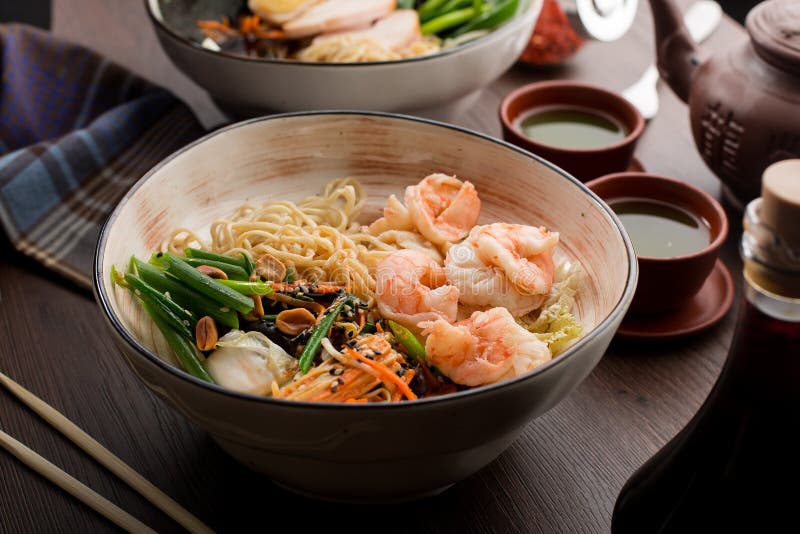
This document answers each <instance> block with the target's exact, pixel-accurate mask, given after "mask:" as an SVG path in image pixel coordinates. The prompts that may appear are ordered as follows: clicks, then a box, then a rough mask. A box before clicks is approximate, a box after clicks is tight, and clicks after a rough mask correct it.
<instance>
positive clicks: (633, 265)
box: [92, 110, 638, 410]
mask: <svg viewBox="0 0 800 534" xmlns="http://www.w3.org/2000/svg"><path fill="white" fill-rule="evenodd" d="M314 115H353V116H367V117H381V118H385V119H391V120H398V121H410V122H418V123H423V124H428V125H431V126H436V127H439V128H443V129H447V130H453V131H456V132H460V133H462V134H467V135H471V136H473V137H477V138H479V139H482V140H484V141H486V142H490V143H494V144H497V145H500V146H503V147H505V148H507V149H509V150H513V151H514V152H518V153H520V154H522V155H524V156H527V157H528V158H530V159H532V160H534V161H537V162H538V163H540V164H542V165H544V166H545V167H548V168H550V169H552V170H553V171H555V172H556V173H557V174H559V175H561V176H562V177H563V178H564V179H566V180H567V181H568V182H571V183H572V185H573V186H575V187H577V188H578V189H580V190H581V191H583V192H584V194H586V195H587V196H588V197H589V198H590V199H592V201H594V203H595V204H597V207H598V208H599V209H600V210H601V211H602V212H604V213H605V214H606V215H607V216H608V217H609V219H610V220H611V222H613V223H614V225H615V226H616V227H617V230H619V233H620V236H621V237H622V240H623V242H624V243H625V249H626V251H627V253H628V274H627V279H626V281H625V287H624V289H623V291H622V295H620V298H619V300H617V302H616V303H615V304H614V309H613V310H612V311H611V313H610V314H609V315H608V316H607V317H606V318H605V319H603V320H602V321H601V322H600V324H598V325H597V326H596V327H595V328H593V329H592V330H591V331H590V332H589V333H588V334H586V335H585V336H583V337H582V338H580V339H579V340H578V341H577V342H576V343H575V344H574V345H573V346H572V347H570V348H568V349H567V350H566V351H564V352H563V353H561V354H559V355H558V356H557V357H556V358H553V359H551V360H550V361H549V362H547V363H545V364H543V365H541V366H539V367H537V368H536V369H534V370H533V371H530V372H529V373H526V374H524V375H520V376H517V377H514V378H510V379H508V380H503V381H501V382H496V383H494V384H488V385H485V386H478V387H475V388H471V389H467V390H464V391H458V392H456V393H450V394H447V395H441V396H437V397H431V398H423V399H418V400H415V401H408V402H387V403H364V404H362V403H352V404H347V403H332V402H328V403H325V402H306V401H291V400H284V399H274V398H272V397H262V396H258V395H251V394H248V393H240V392H238V391H233V390H230V389H227V388H224V387H222V386H219V385H217V384H210V383H208V382H206V381H204V380H200V379H199V378H196V377H194V376H192V375H190V374H189V373H187V372H185V371H183V370H182V369H179V368H178V367H175V366H172V365H170V364H169V363H167V362H165V361H164V360H162V359H161V358H159V357H158V356H157V355H155V354H153V353H152V352H151V351H150V350H148V349H147V348H146V347H144V346H143V345H142V344H141V343H139V341H138V340H137V339H136V338H134V337H133V336H132V335H131V334H130V333H129V332H128V330H127V329H126V328H125V326H124V325H123V324H122V322H121V321H120V320H119V318H117V316H116V315H115V313H114V311H113V309H112V307H111V304H110V297H109V295H108V294H107V293H106V290H105V285H104V284H103V280H102V262H103V256H104V253H105V245H106V238H107V234H108V231H109V228H110V227H111V225H112V224H113V222H114V220H115V219H116V218H117V216H118V214H119V212H120V210H121V208H122V207H123V206H124V205H125V204H126V203H127V202H128V201H129V200H130V198H131V197H132V196H133V194H134V193H135V192H136V191H137V190H138V189H139V187H141V186H142V184H144V183H145V182H146V181H147V180H148V179H149V178H150V177H151V176H153V175H154V174H155V173H157V172H158V171H159V170H161V169H162V168H163V167H164V166H165V165H167V164H168V163H169V162H171V161H172V160H173V159H175V158H176V157H178V156H180V155H181V154H183V153H184V152H187V151H189V150H191V149H192V148H194V147H195V146H197V145H199V144H201V143H203V142H205V141H206V140H208V139H210V138H212V137H215V136H217V135H221V134H224V133H225V132H226V131H228V130H232V129H235V128H240V127H243V126H246V125H248V124H253V123H256V122H262V121H271V120H282V119H287V118H292V117H308V116H314ZM637 276H638V264H637V261H636V254H635V253H634V250H633V244H632V243H631V240H630V238H629V237H628V234H627V232H626V231H625V227H624V226H622V222H621V221H620V220H619V218H618V217H617V216H616V214H615V213H614V211H613V210H612V209H611V208H609V207H608V205H607V204H606V203H605V202H603V201H602V200H601V199H600V197H598V196H597V195H596V194H595V193H594V192H593V191H592V190H590V189H589V188H588V187H586V186H585V185H584V184H582V183H581V182H579V181H578V179H577V178H575V177H573V176H572V175H571V174H569V173H567V172H566V171H564V170H563V169H561V168H560V167H558V166H556V165H554V164H552V163H550V162H549V161H547V160H545V159H542V158H540V157H539V156H537V155H535V154H532V153H530V152H528V151H526V150H523V149H521V148H519V147H516V146H514V145H512V144H510V143H507V142H505V141H501V140H499V139H495V138H493V137H491V136H489V135H486V134H482V133H480V132H475V131H473V130H469V129H467V128H462V127H460V126H454V125H452V124H447V123H443V122H439V121H434V120H430V119H423V118H420V117H412V116H409V115H400V114H396V113H384V112H376V111H357V110H331V111H300V112H293V113H281V114H277V115H270V116H266V117H258V118H255V119H250V120H246V121H242V122H237V123H234V124H231V125H228V126H225V127H223V128H219V129H217V130H215V131H213V132H211V133H209V134H207V135H204V136H203V137H201V138H200V139H197V140H195V141H193V142H192V143H189V144H188V145H186V146H184V147H183V148H180V149H178V150H176V151H175V152H174V153H172V154H170V155H169V156H167V157H166V158H164V159H163V160H162V161H160V162H159V163H158V164H156V165H155V166H154V167H153V168H152V169H150V170H149V171H148V172H147V173H146V174H145V175H144V176H142V177H141V178H139V179H138V180H137V181H136V183H134V184H133V185H132V186H131V188H130V189H129V190H128V192H127V193H125V196H123V197H122V199H120V201H119V203H118V204H117V206H116V207H115V208H114V211H112V212H111V215H109V216H108V218H107V219H106V221H105V222H104V223H103V228H102V229H101V231H100V236H99V238H98V243H97V248H96V249H95V256H94V272H93V276H92V285H93V290H94V294H95V298H96V299H97V301H98V304H99V305H100V308H101V309H102V310H103V314H104V316H105V318H106V320H107V321H109V322H110V323H111V325H112V326H113V327H114V329H115V330H116V332H117V334H118V335H119V336H120V337H122V339H124V340H125V341H126V342H127V343H128V345H130V346H131V347H133V348H134V349H135V352H136V353H138V354H139V355H140V356H143V357H144V358H145V359H146V360H148V361H149V362H150V363H151V364H154V365H155V366H156V367H160V368H161V369H162V370H165V371H167V372H168V373H170V374H172V375H173V376H175V377H177V378H179V379H181V380H185V381H188V382H190V383H192V384H194V385H195V386H197V387H200V388H201V389H206V390H208V391H212V392H214V393H217V394H220V395H226V396H229V397H235V398H238V399H241V400H245V401H252V402H264V403H267V404H276V405H280V406H286V407H291V408H296V409H309V408H314V409H320V408H322V409H328V410H348V409H367V410H378V409H380V410H394V409H410V408H412V407H413V406H427V405H429V404H433V403H436V404H440V403H448V402H454V401H458V400H460V399H463V398H465V397H472V396H475V395H482V394H484V393H488V392H489V391H497V390H500V389H504V388H508V387H511V386H513V385H515V384H518V383H519V382H522V381H525V380H529V379H531V378H533V377H534V376H537V375H539V374H540V373H543V372H545V371H547V370H548V369H550V368H552V367H555V366H557V365H561V362H563V361H566V360H567V359H568V358H569V357H571V356H572V355H573V354H575V352H576V351H577V350H578V349H579V348H580V347H582V346H583V345H586V344H587V343H588V342H589V341H590V340H591V339H593V338H595V337H597V336H598V335H599V333H600V332H601V331H603V330H604V329H605V328H606V327H607V326H608V325H609V324H610V323H612V322H614V321H615V320H616V319H617V318H619V319H620V320H621V319H622V317H621V316H622V315H623V310H622V306H621V303H622V302H624V301H625V300H627V301H628V302H630V301H631V299H632V298H633V293H634V290H635V289H636V279H637Z"/></svg>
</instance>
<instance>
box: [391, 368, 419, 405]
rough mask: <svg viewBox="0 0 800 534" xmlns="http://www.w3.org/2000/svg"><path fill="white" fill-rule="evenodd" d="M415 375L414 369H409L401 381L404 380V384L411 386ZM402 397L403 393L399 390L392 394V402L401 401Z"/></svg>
mask: <svg viewBox="0 0 800 534" xmlns="http://www.w3.org/2000/svg"><path fill="white" fill-rule="evenodd" d="M415 374H416V373H414V370H413V369H409V370H407V371H406V372H405V374H403V376H402V378H401V379H400V380H402V381H403V382H405V383H406V384H410V383H411V381H412V380H413V379H414V375H415ZM401 395H402V392H401V391H400V390H399V389H398V390H395V392H394V393H393V394H392V401H398V400H400V396H401Z"/></svg>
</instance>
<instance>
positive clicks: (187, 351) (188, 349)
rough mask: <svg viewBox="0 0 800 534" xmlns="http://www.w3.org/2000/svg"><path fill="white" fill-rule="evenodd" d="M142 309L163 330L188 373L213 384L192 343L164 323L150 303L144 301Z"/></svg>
mask: <svg viewBox="0 0 800 534" xmlns="http://www.w3.org/2000/svg"><path fill="white" fill-rule="evenodd" d="M142 307H143V308H144V311H146V312H147V314H148V315H149V316H150V318H151V319H153V322H154V323H156V326H157V327H158V329H159V330H161V333H162V334H164V337H165V338H167V343H169V346H170V347H172V350H173V351H175V355H176V356H177V357H178V359H179V360H180V362H181V365H183V368H184V369H185V370H186V372H187V373H189V374H190V375H192V376H195V377H197V378H199V379H200V380H205V381H206V382H210V383H211V384H213V383H214V379H213V378H211V375H209V374H208V371H206V368H205V367H203V364H202V362H201V361H200V358H199V357H198V356H197V351H196V349H195V348H194V345H193V344H192V342H191V341H189V340H188V339H186V338H185V337H183V336H182V335H180V334H179V333H178V332H176V331H175V330H173V329H172V328H170V326H169V324H167V323H166V322H165V321H164V319H163V317H162V316H161V314H160V313H159V312H158V311H156V309H155V308H154V307H153V306H152V304H151V303H150V302H147V301H145V300H143V301H142Z"/></svg>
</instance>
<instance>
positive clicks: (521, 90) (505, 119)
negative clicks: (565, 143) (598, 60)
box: [500, 80, 645, 156]
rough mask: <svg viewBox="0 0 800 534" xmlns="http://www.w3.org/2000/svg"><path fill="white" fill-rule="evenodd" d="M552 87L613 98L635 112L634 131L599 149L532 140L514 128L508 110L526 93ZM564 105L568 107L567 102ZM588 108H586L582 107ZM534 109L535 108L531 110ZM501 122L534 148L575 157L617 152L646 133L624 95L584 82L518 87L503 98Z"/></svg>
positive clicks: (607, 112) (533, 84)
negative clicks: (590, 92) (584, 90)
mask: <svg viewBox="0 0 800 534" xmlns="http://www.w3.org/2000/svg"><path fill="white" fill-rule="evenodd" d="M552 87H573V88H576V89H586V90H588V91H594V92H596V93H601V94H603V95H604V96H606V97H607V98H611V99H612V100H616V101H618V102H619V103H621V104H622V105H623V106H624V107H625V108H627V109H628V110H629V111H631V112H633V115H634V116H635V117H636V125H635V126H634V127H633V129H632V130H631V131H630V132H628V135H626V136H625V137H624V138H622V139H620V140H619V141H617V142H616V143H613V144H611V145H605V146H602V147H598V148H564V147H562V146H557V145H548V144H547V143H541V142H539V141H536V140H535V139H532V138H530V137H528V136H527V135H525V134H524V133H522V132H521V131H519V129H518V128H516V127H515V126H514V122H513V121H512V120H511V117H509V116H508V108H509V106H510V105H511V102H513V101H514V100H517V99H518V98H519V97H520V96H521V95H523V94H526V93H532V92H536V91H538V90H539V89H547V88H552ZM562 104H565V105H568V104H567V103H566V102H563V103H562ZM556 105H558V103H556ZM582 107H584V108H585V107H586V106H582ZM531 109H533V108H531ZM597 111H601V112H602V113H604V114H605V115H610V116H612V117H614V118H615V119H616V120H619V117H618V116H617V115H615V114H614V113H611V112H609V111H607V110H605V109H598V110H597ZM500 120H501V121H502V123H503V126H505V127H506V128H507V129H508V130H510V131H511V132H513V133H514V134H515V135H517V136H518V137H520V138H522V139H524V140H525V141H526V142H528V143H530V144H531V145H532V146H535V147H541V148H544V149H547V150H551V151H553V152H561V153H562V154H575V155H578V156H580V155H587V154H602V153H603V152H609V151H611V150H616V149H618V148H622V147H624V146H626V145H629V144H631V143H635V142H636V141H637V140H638V139H639V137H641V135H642V132H644V126H645V120H644V117H643V116H642V114H641V113H639V110H638V109H636V107H635V106H634V105H633V104H631V103H630V102H628V101H627V100H625V98H624V97H623V96H622V95H619V94H617V93H615V92H614V91H610V90H608V89H606V88H604V87H600V86H599V85H594V84H591V83H583V82H572V81H563V80H549V81H545V82H533V83H529V84H528V85H523V86H522V87H518V88H517V89H514V90H513V91H511V92H510V93H508V94H507V95H506V96H505V97H503V100H502V102H500Z"/></svg>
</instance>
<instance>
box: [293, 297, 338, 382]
mask: <svg viewBox="0 0 800 534" xmlns="http://www.w3.org/2000/svg"><path fill="white" fill-rule="evenodd" d="M347 300H348V299H347V297H340V298H339V299H337V301H338V302H334V303H333V304H331V307H330V308H328V313H327V315H325V317H323V318H322V320H321V321H320V322H319V324H318V325H317V326H316V327H315V328H314V331H313V332H312V333H311V337H310V338H309V339H308V343H306V346H305V347H303V352H301V353H300V362H299V367H300V372H301V373H303V374H306V373H307V372H308V370H309V369H311V364H312V363H314V358H315V357H316V356H317V352H319V347H320V345H321V344H322V338H324V337H325V336H327V335H328V330H330V328H331V326H332V325H333V322H334V321H335V320H336V317H338V316H339V312H341V311H342V308H343V307H344V305H345V303H346V302H347Z"/></svg>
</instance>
